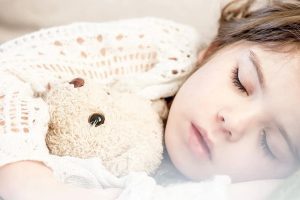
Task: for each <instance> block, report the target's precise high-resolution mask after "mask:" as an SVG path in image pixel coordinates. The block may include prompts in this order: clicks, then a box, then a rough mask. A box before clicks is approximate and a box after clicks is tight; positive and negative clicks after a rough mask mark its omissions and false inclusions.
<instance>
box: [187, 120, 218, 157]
mask: <svg viewBox="0 0 300 200" xmlns="http://www.w3.org/2000/svg"><path fill="white" fill-rule="evenodd" d="M189 145H190V147H191V149H192V151H193V152H194V153H195V154H197V156H198V157H203V156H204V157H206V158H208V159H211V147H212V145H211V141H210V140H209V138H208V137H207V132H206V131H205V130H204V129H203V128H201V127H199V126H197V125H195V124H193V123H191V128H190V135H189Z"/></svg>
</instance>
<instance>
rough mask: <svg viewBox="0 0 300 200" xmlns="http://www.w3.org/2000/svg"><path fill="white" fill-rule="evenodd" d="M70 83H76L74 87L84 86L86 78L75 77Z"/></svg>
mask: <svg viewBox="0 0 300 200" xmlns="http://www.w3.org/2000/svg"><path fill="white" fill-rule="evenodd" d="M69 83H70V84H73V85H74V88H78V87H82V86H84V79H82V78H79V77H78V78H74V79H73V80H72V81H71V82H69Z"/></svg>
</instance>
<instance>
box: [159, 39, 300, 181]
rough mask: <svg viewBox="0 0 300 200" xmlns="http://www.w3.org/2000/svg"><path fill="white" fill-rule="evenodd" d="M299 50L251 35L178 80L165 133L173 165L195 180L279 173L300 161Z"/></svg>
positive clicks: (286, 172) (264, 176)
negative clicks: (267, 46)
mask: <svg viewBox="0 0 300 200" xmlns="http://www.w3.org/2000/svg"><path fill="white" fill-rule="evenodd" d="M299 67H300V57H299V55H296V54H295V55H288V54H284V53H275V52H272V51H267V50H264V49H263V48H262V47H260V46H257V45H253V44H252V43H243V44H242V43H240V44H235V45H231V46H229V47H226V48H224V49H222V50H221V51H219V52H218V53H217V54H216V55H215V56H214V57H213V58H212V59H210V61H208V62H207V63H206V64H204V66H202V67H201V68H200V69H198V70H197V71H196V72H195V73H194V74H193V75H192V76H191V77H190V78H189V79H188V80H187V81H186V82H185V83H184V84H183V86H182V87H181V89H180V90H179V92H178V93H177V95H176V97H175V98H174V101H173V104H172V107H171V109H170V113H169V117H168V121H167V126H166V135H165V141H166V146H167V150H168V153H169V155H170V158H171V160H172V162H173V163H174V164H175V166H176V167H177V168H178V169H179V171H181V172H182V173H183V174H184V175H186V176H187V177H189V178H191V179H194V180H200V179H203V178H207V177H209V176H212V175H215V174H227V175H229V176H231V178H232V180H233V181H247V180H256V179H270V178H281V177H285V176H287V175H289V174H290V173H291V172H293V171H294V170H295V169H296V168H297V166H298V162H299V155H298V153H299V143H300V69H298V68H299Z"/></svg>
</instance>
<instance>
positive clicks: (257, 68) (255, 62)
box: [249, 50, 300, 161]
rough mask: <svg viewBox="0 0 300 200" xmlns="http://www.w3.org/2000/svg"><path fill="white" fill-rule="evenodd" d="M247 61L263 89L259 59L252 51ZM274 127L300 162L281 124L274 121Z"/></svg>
mask: <svg viewBox="0 0 300 200" xmlns="http://www.w3.org/2000/svg"><path fill="white" fill-rule="evenodd" d="M249 59H250V61H251V63H252V64H253V66H254V68H255V71H256V73H257V76H258V80H259V84H260V86H261V88H265V81H264V75H263V73H262V66H261V62H260V59H259V58H258V56H257V54H256V53H255V52H254V51H252V50H250V54H249ZM275 126H276V127H277V129H278V130H279V133H280V135H281V136H282V137H283V138H284V140H285V141H286V143H287V144H288V147H289V150H290V152H291V153H292V154H293V156H294V157H295V158H296V159H297V160H298V161H300V157H299V155H298V153H297V150H296V149H295V148H294V147H293V143H292V141H291V139H290V137H289V135H288V134H287V132H286V130H285V129H284V128H283V126H282V125H281V124H279V123H278V122H276V121H275Z"/></svg>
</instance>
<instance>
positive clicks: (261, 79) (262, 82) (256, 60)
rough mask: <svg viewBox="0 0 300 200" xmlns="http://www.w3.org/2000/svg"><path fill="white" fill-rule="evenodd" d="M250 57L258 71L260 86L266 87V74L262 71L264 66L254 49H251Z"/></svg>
mask: <svg viewBox="0 0 300 200" xmlns="http://www.w3.org/2000/svg"><path fill="white" fill-rule="evenodd" d="M249 59H250V61H251V63H252V64H253V66H254V67H255V71H256V73H257V77H258V81H259V84H260V87H261V88H264V87H265V80H264V75H263V73H262V67H261V64H260V60H259V58H258V56H257V55H256V53H254V51H252V50H250V55H249Z"/></svg>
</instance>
